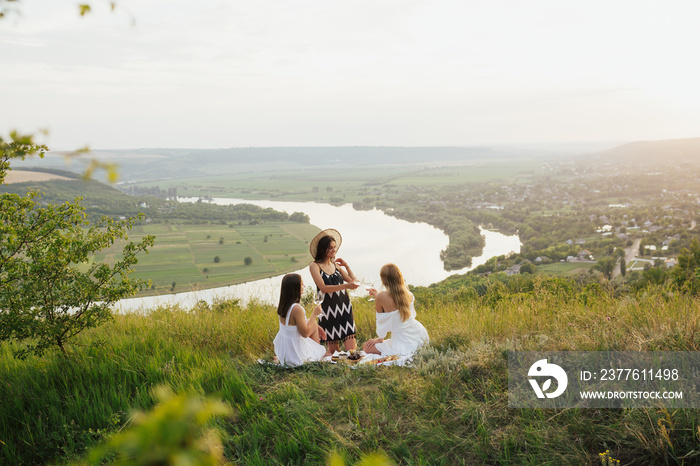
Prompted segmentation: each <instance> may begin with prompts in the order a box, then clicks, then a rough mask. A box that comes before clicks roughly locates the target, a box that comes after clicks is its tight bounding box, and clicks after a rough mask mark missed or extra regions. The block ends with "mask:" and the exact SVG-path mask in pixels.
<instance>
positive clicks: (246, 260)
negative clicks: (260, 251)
mask: <svg viewBox="0 0 700 466" xmlns="http://www.w3.org/2000/svg"><path fill="white" fill-rule="evenodd" d="M243 263H244V264H245V265H251V264H252V263H253V258H252V257H246V258H245V259H243Z"/></svg>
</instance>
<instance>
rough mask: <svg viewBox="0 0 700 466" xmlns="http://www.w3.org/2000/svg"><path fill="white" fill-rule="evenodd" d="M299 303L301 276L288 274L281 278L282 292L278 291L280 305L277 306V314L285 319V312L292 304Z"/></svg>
mask: <svg viewBox="0 0 700 466" xmlns="http://www.w3.org/2000/svg"><path fill="white" fill-rule="evenodd" d="M299 301H301V275H299V274H298V273H288V274H287V275H285V276H284V278H282V290H281V291H280V304H279V306H277V314H278V315H279V316H280V317H287V312H288V311H289V308H290V307H292V304H294V303H298V302H299Z"/></svg>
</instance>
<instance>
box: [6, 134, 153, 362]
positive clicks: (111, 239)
mask: <svg viewBox="0 0 700 466" xmlns="http://www.w3.org/2000/svg"><path fill="white" fill-rule="evenodd" d="M46 150H47V148H46V147H45V146H41V145H37V144H35V143H34V142H33V137H32V136H20V135H18V134H17V133H12V134H11V135H10V141H8V142H5V141H4V140H3V139H2V138H0V184H2V183H4V179H5V176H6V174H7V172H8V171H9V170H10V160H11V159H24V158H25V157H27V156H31V155H36V156H39V157H43V155H44V153H45V151H46ZM137 219H138V217H137V218H130V219H128V220H124V221H114V220H112V219H110V218H107V217H103V218H102V219H101V220H99V221H97V222H95V223H90V222H88V221H87V220H86V215H85V209H84V208H83V207H82V206H81V205H80V198H78V199H76V200H75V202H66V203H64V204H59V205H52V204H48V205H42V202H41V193H39V192H38V191H34V190H30V191H29V192H27V194H26V195H24V196H20V195H18V194H10V193H3V194H0V341H5V340H8V341H16V342H19V343H21V344H23V347H21V348H20V349H19V350H17V351H16V353H15V354H16V355H18V356H20V357H22V356H25V355H26V354H28V353H32V352H33V353H36V354H39V355H40V354H42V353H44V352H45V351H46V350H48V349H49V348H51V347H57V348H58V349H60V350H61V351H62V352H63V353H64V354H65V353H66V344H67V342H68V341H69V340H70V339H71V338H73V337H75V336H76V335H77V334H79V333H80V332H82V331H83V330H85V329H87V328H91V327H96V326H98V325H100V324H102V323H104V322H105V321H107V320H109V319H110V318H111V317H112V315H111V311H110V306H111V305H112V304H114V303H115V302H116V301H118V300H120V299H122V298H124V297H127V296H131V295H133V294H134V293H135V292H136V291H137V290H139V289H141V288H142V287H143V286H145V285H146V282H144V281H143V280H135V279H131V278H129V274H130V273H131V271H132V269H131V267H132V266H133V265H134V264H136V262H137V259H136V255H137V254H138V253H141V252H145V251H147V249H148V247H150V246H152V245H153V242H154V240H155V238H154V237H153V236H146V237H144V239H143V240H142V241H141V242H140V243H138V244H135V243H133V242H129V243H127V244H126V245H125V246H124V248H123V250H122V252H121V254H120V255H119V257H120V259H119V260H117V261H116V262H115V263H114V264H112V265H110V264H106V263H92V264H91V265H88V264H90V261H91V258H92V257H94V255H95V253H97V252H99V251H101V250H103V249H105V248H109V247H111V246H113V245H114V243H115V242H117V241H118V240H126V239H127V238H128V235H127V232H128V230H129V229H130V228H131V226H132V225H133V223H134V221H135V220H137Z"/></svg>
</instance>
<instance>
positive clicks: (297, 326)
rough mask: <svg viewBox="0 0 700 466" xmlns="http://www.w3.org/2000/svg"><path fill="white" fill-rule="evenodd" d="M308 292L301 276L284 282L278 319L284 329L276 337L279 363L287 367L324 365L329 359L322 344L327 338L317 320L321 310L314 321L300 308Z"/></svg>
mask: <svg viewBox="0 0 700 466" xmlns="http://www.w3.org/2000/svg"><path fill="white" fill-rule="evenodd" d="M303 291H304V282H303V281H302V279H301V275H299V274H296V273H290V274H287V275H285V276H284V278H282V290H281V292H280V302H279V306H278V307H277V317H278V320H279V325H280V329H279V332H277V336H276V337H275V341H274V346H275V355H276V358H277V362H279V363H280V364H282V365H285V366H299V365H301V364H304V363H305V362H311V361H320V360H321V359H322V358H323V357H324V356H325V355H326V348H325V347H324V346H323V345H321V344H320V343H319V341H320V339H321V338H324V333H323V329H322V328H321V327H319V326H318V321H317V320H316V319H317V318H318V316H319V315H320V314H321V312H322V311H321V306H316V307H315V308H314V310H313V312H311V317H310V318H309V319H307V318H306V311H305V310H304V308H303V307H302V306H301V304H299V302H300V301H301V295H302V293H303Z"/></svg>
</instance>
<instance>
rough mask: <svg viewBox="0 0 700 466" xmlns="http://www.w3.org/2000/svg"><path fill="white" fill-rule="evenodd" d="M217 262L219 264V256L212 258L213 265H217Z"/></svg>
mask: <svg viewBox="0 0 700 466" xmlns="http://www.w3.org/2000/svg"><path fill="white" fill-rule="evenodd" d="M219 262H221V257H219V256H214V263H215V264H218V263H219Z"/></svg>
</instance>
